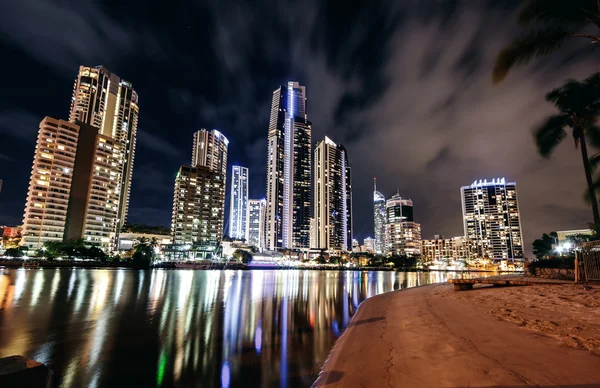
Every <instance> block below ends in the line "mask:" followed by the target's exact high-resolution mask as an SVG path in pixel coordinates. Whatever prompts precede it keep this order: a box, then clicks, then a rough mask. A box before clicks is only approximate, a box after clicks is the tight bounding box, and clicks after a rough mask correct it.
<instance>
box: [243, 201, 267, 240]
mask: <svg viewBox="0 0 600 388" xmlns="http://www.w3.org/2000/svg"><path fill="white" fill-rule="evenodd" d="M266 210H267V201H266V200H265V199H250V200H248V227H247V228H246V230H247V232H248V233H247V238H246V242H247V244H248V245H249V246H253V247H257V248H258V249H259V250H261V251H262V250H263V249H265V247H266V242H265V232H266Z"/></svg>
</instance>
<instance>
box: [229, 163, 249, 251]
mask: <svg viewBox="0 0 600 388" xmlns="http://www.w3.org/2000/svg"><path fill="white" fill-rule="evenodd" d="M229 202H230V206H229V237H231V238H233V239H237V240H241V239H244V240H248V229H247V228H248V169H247V168H246V167H242V166H232V167H231V196H230V197H229Z"/></svg>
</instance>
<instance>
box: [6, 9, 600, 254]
mask: <svg viewBox="0 0 600 388" xmlns="http://www.w3.org/2000/svg"><path fill="white" fill-rule="evenodd" d="M408 3H410V2H407V3H406V4H395V5H392V4H388V5H385V6H383V5H382V4H375V6H374V7H373V8H371V9H370V10H369V12H365V13H361V12H360V7H357V6H356V5H355V4H352V5H347V10H348V15H350V17H352V18H355V19H356V20H357V23H356V24H353V25H352V26H348V28H349V30H350V31H351V32H355V35H352V34H350V35H348V36H350V37H351V38H348V39H346V38H342V36H341V32H340V31H339V29H337V28H332V27H333V26H340V25H344V23H346V22H347V20H348V15H342V14H337V13H332V12H325V9H324V8H325V7H326V6H325V4H318V3H316V2H311V1H309V2H305V3H303V4H301V5H299V6H298V7H299V8H298V12H297V13H294V15H290V14H288V13H287V12H285V8H284V7H283V6H282V5H281V4H276V5H270V6H267V5H266V4H265V3H264V2H259V5H258V6H257V10H258V11H257V13H256V14H253V13H249V12H246V11H247V5H243V4H237V5H234V6H232V9H234V10H237V11H238V12H239V14H240V15H242V22H234V20H233V19H232V17H231V16H230V12H226V11H227V7H224V5H222V4H213V3H211V4H210V5H209V6H208V7H207V10H208V12H199V10H197V9H195V8H193V9H184V7H183V6H182V5H176V6H174V7H173V9H172V10H171V11H170V12H172V16H175V15H184V16H185V18H190V19H188V20H182V19H178V20H179V21H180V22H178V23H175V24H172V23H171V22H169V23H162V22H161V23H156V21H153V20H150V19H151V17H150V13H149V14H144V15H139V19H137V18H136V19H135V20H124V15H127V14H138V11H139V9H138V8H137V5H136V4H127V5H122V7H121V8H116V7H115V6H114V5H113V4H103V5H102V6H100V5H99V2H93V5H92V6H87V2H85V3H81V4H79V3H69V4H63V5H62V6H57V5H56V4H53V2H52V1H50V2H48V9H43V10H41V9H40V7H39V6H37V5H36V6H32V7H26V6H25V4H24V3H19V4H16V5H15V6H14V7H12V8H13V9H7V10H6V12H4V14H3V16H4V17H5V18H6V19H3V20H5V23H3V25H2V27H0V29H2V31H3V33H4V34H2V37H1V38H0V39H2V41H3V43H5V50H6V55H7V56H8V57H9V58H11V60H10V61H7V62H6V63H4V64H3V69H5V74H10V77H7V79H6V80H5V83H4V85H3V89H4V90H5V93H3V95H2V97H0V106H1V109H0V112H1V118H2V120H0V136H2V137H3V139H2V142H3V145H2V147H1V149H0V154H2V155H3V157H0V158H1V160H2V164H3V166H5V167H6V168H5V169H4V171H2V172H1V173H0V179H2V180H3V181H4V184H3V188H2V193H1V194H0V223H2V224H9V225H16V224H18V223H20V222H21V217H22V214H20V213H21V212H22V208H23V207H24V204H25V197H26V192H27V186H28V179H29V177H28V173H29V171H28V167H25V168H24V167H23V166H28V165H30V163H31V156H32V154H33V149H34V147H35V135H36V131H37V128H38V124H39V122H40V121H41V120H42V119H43V117H45V116H50V117H56V118H65V119H66V118H67V117H66V114H67V111H66V109H68V106H67V105H66V104H69V102H70V99H71V97H72V92H73V80H74V76H75V75H76V73H77V69H78V68H79V66H80V65H82V64H85V65H88V66H94V65H100V64H102V65H105V66H106V67H107V68H108V69H110V70H111V71H112V72H114V73H115V74H118V75H119V76H120V77H123V78H124V79H127V80H128V81H131V83H132V84H133V85H134V87H135V90H136V92H137V93H138V94H139V96H140V109H141V116H140V122H139V123H138V141H137V143H138V144H137V148H136V155H135V159H136V160H135V172H134V176H133V182H132V192H131V202H132V203H133V202H135V204H134V205H132V206H133V207H132V208H130V209H129V218H130V221H131V222H136V223H146V224H160V225H164V226H168V225H169V224H170V218H171V214H170V209H169V206H165V204H167V203H169V202H171V201H172V182H173V179H174V176H175V172H176V171H177V168H178V167H179V166H180V165H182V164H186V163H189V162H188V159H189V147H190V144H189V139H190V136H191V134H192V133H193V132H194V131H195V130H197V129H198V128H200V126H204V127H206V128H218V129H219V130H222V131H223V132H224V133H226V134H227V135H228V137H229V138H230V139H231V140H232V145H231V148H230V151H231V152H230V155H231V156H230V158H232V160H231V164H240V165H245V166H248V167H249V168H250V178H249V179H250V183H251V184H250V193H249V195H250V197H253V198H262V197H263V196H264V195H265V194H264V185H265V182H264V179H265V178H264V177H265V174H266V160H265V154H266V144H265V126H266V125H267V123H268V120H269V118H268V116H269V110H270V103H271V101H270V93H271V92H272V91H273V89H274V88H275V87H276V86H277V85H281V84H285V82H287V81H288V80H290V79H291V80H297V81H298V82H300V84H302V85H305V86H306V87H307V90H308V94H309V107H308V108H309V115H310V117H309V118H310V121H311V122H313V138H315V139H321V138H322V137H323V136H325V135H328V136H330V137H332V138H334V139H336V141H339V142H340V143H342V144H344V145H345V146H346V148H347V149H348V151H349V153H350V154H351V155H356V157H354V159H353V162H354V166H353V175H354V178H355V179H354V185H353V194H354V202H355V206H354V207H355V212H354V221H355V222H354V225H355V227H354V232H355V234H356V236H357V237H358V238H359V239H360V238H364V237H365V236H367V235H372V234H373V232H372V225H371V224H372V221H371V219H372V209H370V208H366V206H365V208H363V207H361V206H358V204H361V203H365V201H370V199H371V198H372V192H373V190H372V183H371V180H372V177H373V176H377V177H378V180H379V181H380V182H378V187H380V191H382V192H384V193H389V194H391V193H393V192H395V189H396V187H397V186H399V187H400V190H401V192H402V193H403V195H406V196H408V197H410V198H413V199H416V198H419V209H420V212H419V214H420V217H422V218H421V224H422V227H423V230H422V233H423V236H424V237H431V236H432V235H433V234H435V233H442V234H444V235H446V236H456V235H459V234H461V230H462V227H461V217H462V215H461V210H460V198H459V196H457V195H456V191H457V187H458V186H460V185H462V184H466V183H467V182H472V181H473V180H474V179H479V177H484V176H506V177H507V178H509V179H510V180H511V181H516V182H518V183H519V200H520V205H521V207H522V213H523V214H522V217H523V225H522V226H523V233H524V236H525V239H526V241H525V249H526V250H529V251H530V243H531V241H532V239H534V238H536V237H538V236H540V235H541V234H542V233H543V232H547V231H549V230H555V229H558V230H560V229H580V228H585V227H587V222H588V221H590V216H589V214H588V213H589V210H588V208H587V205H586V204H585V203H584V202H583V201H582V200H581V192H582V191H583V190H584V189H585V179H584V177H583V176H582V175H583V174H577V173H573V171H579V170H578V169H580V168H581V166H580V164H581V161H580V160H578V159H577V158H576V157H575V156H574V155H573V152H572V150H571V149H570V148H569V147H568V146H567V145H565V144H563V145H561V146H560V147H559V149H558V150H557V153H556V154H555V155H553V157H552V160H551V162H549V163H548V162H544V161H543V160H542V158H541V157H539V156H538V155H537V151H536V150H535V144H534V143H533V141H532V140H531V129H532V127H533V126H534V124H536V123H537V121H538V120H539V119H540V118H542V117H543V115H544V113H545V112H548V111H549V110H550V109H551V107H545V106H544V104H543V103H540V102H541V101H543V97H544V94H545V93H546V92H548V91H549V90H550V89H551V88H552V87H555V86H558V85H560V84H561V83H562V82H563V81H564V80H565V79H566V78H583V77H585V76H587V75H588V74H589V72H590V71H594V70H595V69H596V68H597V64H596V63H595V62H593V61H590V60H589V59H586V58H580V57H570V56H569V55H568V54H567V53H565V55H564V56H563V54H562V53H558V54H557V56H556V57H552V58H547V59H545V60H544V62H543V63H542V62H540V63H538V64H537V65H536V64H532V66H531V67H527V68H523V69H520V70H519V71H518V72H515V73H512V74H510V75H509V77H508V78H507V80H506V81H505V82H504V83H503V85H501V86H498V87H494V86H492V85H491V82H490V69H491V68H492V61H493V58H494V56H495V55H496V54H497V50H495V49H494V47H498V46H499V45H500V44H503V43H504V42H506V41H508V40H509V39H510V38H511V37H512V36H513V35H514V29H513V28H512V27H510V26H508V25H506V26H498V25H497V20H499V19H502V20H512V15H513V13H514V10H515V8H514V7H513V6H511V5H510V4H507V3H502V5H500V4H492V3H491V2H489V1H483V2H481V3H478V4H477V5H474V4H472V5H471V6H470V7H468V6H467V5H465V4H463V3H457V4H456V5H455V6H450V5H448V6H446V5H445V2H442V3H439V4H438V6H436V7H433V8H430V9H431V18H427V19H423V17H422V15H421V14H419V13H418V12H417V11H416V10H415V9H414V8H415V7H412V6H411V5H409V4H408ZM96 11H97V12H96ZM46 12H48V14H50V13H51V14H52V15H55V16H56V17H57V18H58V19H59V20H72V21H73V25H72V28H73V33H72V34H66V33H64V32H62V33H61V32H59V31H56V32H53V33H52V34H49V33H48V31H47V28H43V26H44V25H45V23H47V20H48V19H47V17H45V16H44V15H47V14H46ZM282 14H285V15H288V17H286V18H284V19H282V18H281V17H280V15H282ZM11 15H12V16H11ZM90 15H95V16H94V17H93V18H91V17H90ZM300 15H302V17H304V18H305V19H303V20H304V25H305V28H303V29H301V30H299V29H297V28H294V26H295V25H296V22H297V21H298V20H297V18H300ZM400 16H401V17H400ZM24 18H31V20H32V23H31V25H30V27H29V31H30V32H29V33H25V31H24V30H25V29H23V28H22V27H21V26H19V25H18V23H15V22H14V21H15V20H23V19H24ZM185 18H184V19H185ZM217 18H218V20H220V21H221V22H219V23H214V21H216V20H217ZM367 18H368V20H369V24H368V25H369V26H370V27H369V28H370V30H371V33H370V34H369V35H368V36H369V39H368V41H369V42H371V41H377V42H379V44H377V47H372V46H373V45H371V44H368V45H367V44H365V42H364V41H363V40H361V39H360V38H359V37H360V36H361V35H362V34H360V33H358V32H359V31H360V28H361V26H363V25H365V24H364V23H365V22H366V21H367ZM200 19H201V20H206V24H204V23H202V24H199V23H193V22H192V20H200ZM265 20H266V21H271V20H277V21H279V22H278V23H276V24H275V25H273V26H271V24H270V23H265V22H264V21H265ZM448 21H449V22H450V23H448ZM200 25H202V26H204V27H200ZM225 25H231V26H232V27H230V28H231V30H230V31H225ZM171 26H174V27H173V28H171ZM188 26H190V28H188ZM109 27H113V28H109ZM202 28H205V29H206V30H203V29H202ZM276 28H277V29H278V30H277V29H276ZM167 30H168V31H169V36H170V38H169V39H168V40H165V38H164V36H165V35H164V34H163V31H167ZM477 31H479V32H477ZM492 32H493V33H492ZM408 35H410V36H414V37H419V38H418V39H412V38H411V39H401V37H406V36H408ZM310 36H321V37H322V40H321V43H320V44H312V43H310V42H313V41H312V40H311V39H308V37H310ZM450 36H455V37H456V40H453V42H454V43H455V44H456V45H457V46H456V49H450V45H449V44H448V43H449V42H450V40H449V37H450ZM74 39H75V41H76V43H73V40H74ZM246 40H248V42H249V43H248V42H246ZM261 41H263V42H265V44H264V45H261V47H260V48H257V47H255V46H254V45H255V44H254V43H252V42H261ZM418 42H422V43H423V44H417V43H418ZM313 43H314V42H313ZM438 44H439V45H440V47H438V46H437V45H438ZM197 45H202V46H204V47H206V48H207V49H206V52H204V53H202V55H200V53H199V52H196V51H195V50H191V49H190V48H191V47H197ZM581 45H582V46H585V43H584V42H582V43H581ZM467 47H469V48H472V50H467ZM284 52H285V53H290V55H281V53H284ZM175 58H177V60H175ZM357 58H360V60H357ZM435 58H440V60H434V59H435ZM559 64H560V65H559ZM542 65H543V66H542ZM349 66H351V67H349ZM419 69H421V70H419ZM421 71H422V72H421ZM32 74H35V77H33V76H32ZM417 74H420V76H416V75H417ZM415 80H418V82H415ZM465 85H468V88H465ZM440 90H441V91H442V93H439V91H440ZM416 91H419V92H416ZM432 91H438V92H435V93H434V92H432ZM457 112H460V114H458V113H457ZM414 128H418V131H415V130H414ZM440 128H444V130H443V131H441V130H440ZM233 139H235V141H233ZM408 139H410V141H408ZM233 143H235V144H233ZM579 159H580V158H579ZM359 161H360V162H359ZM24 171H25V172H24ZM557 181H560V182H562V184H560V185H557V184H556V182H557ZM439 198H447V199H448V200H449V201H451V202H450V203H443V204H442V202H440V201H439ZM530 252H531V251H530Z"/></svg>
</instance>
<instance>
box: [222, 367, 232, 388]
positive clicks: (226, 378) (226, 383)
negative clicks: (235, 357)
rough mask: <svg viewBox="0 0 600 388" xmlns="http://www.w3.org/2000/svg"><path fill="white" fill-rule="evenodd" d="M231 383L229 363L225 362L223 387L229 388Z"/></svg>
mask: <svg viewBox="0 0 600 388" xmlns="http://www.w3.org/2000/svg"><path fill="white" fill-rule="evenodd" d="M230 381H231V375H230V371H229V363H228V362H227V361H225V362H224V363H223V366H222V367H221V387H222V388H228V387H229V384H230Z"/></svg>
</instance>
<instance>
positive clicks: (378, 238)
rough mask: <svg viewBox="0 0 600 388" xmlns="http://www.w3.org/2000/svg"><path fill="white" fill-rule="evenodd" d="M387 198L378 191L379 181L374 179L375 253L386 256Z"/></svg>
mask: <svg viewBox="0 0 600 388" xmlns="http://www.w3.org/2000/svg"><path fill="white" fill-rule="evenodd" d="M385 214H386V213H385V197H384V196H383V194H381V193H380V192H379V191H377V180H376V179H373V220H374V226H375V233H374V235H375V247H374V248H375V253H377V254H386V253H387V243H386V238H385V220H386V215H385Z"/></svg>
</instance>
